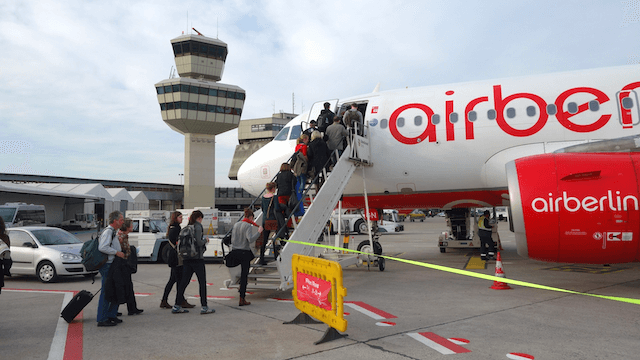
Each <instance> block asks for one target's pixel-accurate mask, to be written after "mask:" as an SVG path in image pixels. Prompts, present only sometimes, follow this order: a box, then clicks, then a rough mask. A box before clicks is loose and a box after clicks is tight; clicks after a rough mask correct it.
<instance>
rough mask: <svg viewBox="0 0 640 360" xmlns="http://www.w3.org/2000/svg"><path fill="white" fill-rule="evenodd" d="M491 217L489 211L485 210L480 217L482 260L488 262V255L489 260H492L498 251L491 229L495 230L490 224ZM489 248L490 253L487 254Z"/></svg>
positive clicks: (479, 229) (479, 234) (479, 230)
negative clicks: (494, 244)
mask: <svg viewBox="0 0 640 360" xmlns="http://www.w3.org/2000/svg"><path fill="white" fill-rule="evenodd" d="M489 215H490V212H489V210H485V211H484V214H483V215H482V216H480V219H478V236H479V237H480V258H481V259H482V260H487V254H488V258H492V257H493V255H494V254H495V251H496V249H495V247H494V246H493V239H492V238H491V232H492V230H491V229H492V228H493V226H492V225H491V224H490V221H489ZM487 248H489V251H488V253H487Z"/></svg>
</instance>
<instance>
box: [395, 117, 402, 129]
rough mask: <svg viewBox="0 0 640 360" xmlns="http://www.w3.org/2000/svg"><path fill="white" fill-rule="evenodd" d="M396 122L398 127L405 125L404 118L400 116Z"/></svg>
mask: <svg viewBox="0 0 640 360" xmlns="http://www.w3.org/2000/svg"><path fill="white" fill-rule="evenodd" d="M396 124H397V125H398V127H403V126H404V118H402V117H399V118H398V121H397V122H396Z"/></svg>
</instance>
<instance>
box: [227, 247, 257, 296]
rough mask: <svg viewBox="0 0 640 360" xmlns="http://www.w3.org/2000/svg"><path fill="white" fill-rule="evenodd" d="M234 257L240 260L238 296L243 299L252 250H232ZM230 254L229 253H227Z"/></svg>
mask: <svg viewBox="0 0 640 360" xmlns="http://www.w3.org/2000/svg"><path fill="white" fill-rule="evenodd" d="M233 252H234V254H233V256H235V258H236V259H238V260H240V266H241V268H242V269H241V272H240V289H239V290H238V292H239V293H240V297H241V298H243V299H244V296H245V294H246V293H247V282H248V281H249V268H250V267H251V260H253V258H254V257H253V252H251V250H233ZM229 255H231V254H229Z"/></svg>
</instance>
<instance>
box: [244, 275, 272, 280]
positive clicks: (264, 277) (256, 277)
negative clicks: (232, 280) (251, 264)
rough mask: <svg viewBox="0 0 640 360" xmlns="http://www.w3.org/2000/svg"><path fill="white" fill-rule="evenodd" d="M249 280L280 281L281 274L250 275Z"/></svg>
mask: <svg viewBox="0 0 640 360" xmlns="http://www.w3.org/2000/svg"><path fill="white" fill-rule="evenodd" d="M249 279H278V280H280V275H279V274H249Z"/></svg>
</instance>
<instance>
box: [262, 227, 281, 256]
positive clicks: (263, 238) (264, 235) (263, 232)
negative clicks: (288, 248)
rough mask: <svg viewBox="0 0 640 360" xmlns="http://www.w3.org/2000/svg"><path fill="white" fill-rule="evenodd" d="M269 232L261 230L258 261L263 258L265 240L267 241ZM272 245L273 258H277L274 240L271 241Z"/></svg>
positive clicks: (265, 247) (265, 245)
mask: <svg viewBox="0 0 640 360" xmlns="http://www.w3.org/2000/svg"><path fill="white" fill-rule="evenodd" d="M270 233H271V232H270V231H269V230H264V231H262V245H261V246H260V262H262V261H263V260H264V252H265V250H267V241H269V235H270ZM272 245H273V256H274V257H275V258H277V257H278V249H277V248H276V242H275V240H274V241H273V243H272Z"/></svg>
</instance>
